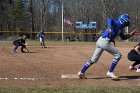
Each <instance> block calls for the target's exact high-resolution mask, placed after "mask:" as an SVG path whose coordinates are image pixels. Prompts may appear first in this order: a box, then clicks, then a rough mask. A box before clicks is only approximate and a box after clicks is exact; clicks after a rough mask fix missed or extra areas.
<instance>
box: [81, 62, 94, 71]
mask: <svg viewBox="0 0 140 93" xmlns="http://www.w3.org/2000/svg"><path fill="white" fill-rule="evenodd" d="M92 64H93V62H92V61H91V60H89V61H88V62H87V63H86V64H85V65H84V66H83V68H82V70H81V72H82V73H85V71H86V70H87V69H88V68H89V67H90V66H91V65H92Z"/></svg>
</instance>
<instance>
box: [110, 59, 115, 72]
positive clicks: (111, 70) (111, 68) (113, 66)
mask: <svg viewBox="0 0 140 93" xmlns="http://www.w3.org/2000/svg"><path fill="white" fill-rule="evenodd" d="M116 65H117V62H114V61H113V62H112V64H111V66H110V68H109V72H113V70H114V68H115V67H116Z"/></svg>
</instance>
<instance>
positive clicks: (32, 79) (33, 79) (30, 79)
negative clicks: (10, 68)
mask: <svg viewBox="0 0 140 93" xmlns="http://www.w3.org/2000/svg"><path fill="white" fill-rule="evenodd" d="M40 79H41V78H22V77H21V78H17V77H15V78H3V77H1V78H0V80H29V81H36V80H40Z"/></svg>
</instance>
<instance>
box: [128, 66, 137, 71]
mask: <svg viewBox="0 0 140 93" xmlns="http://www.w3.org/2000/svg"><path fill="white" fill-rule="evenodd" d="M129 70H137V69H136V68H135V67H134V66H130V67H129Z"/></svg>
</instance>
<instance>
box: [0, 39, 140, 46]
mask: <svg viewBox="0 0 140 93" xmlns="http://www.w3.org/2000/svg"><path fill="white" fill-rule="evenodd" d="M12 42H13V41H0V46H13V43H12ZM27 43H28V46H36V45H37V46H40V44H39V41H33V40H28V41H27ZM137 43H138V42H116V45H117V46H123V45H129V46H135V45H136V44H137ZM111 44H112V43H111ZM45 45H46V46H81V45H95V42H61V41H46V42H45Z"/></svg>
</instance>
